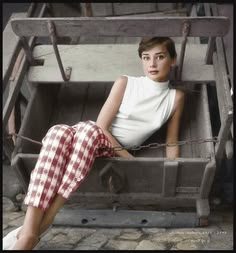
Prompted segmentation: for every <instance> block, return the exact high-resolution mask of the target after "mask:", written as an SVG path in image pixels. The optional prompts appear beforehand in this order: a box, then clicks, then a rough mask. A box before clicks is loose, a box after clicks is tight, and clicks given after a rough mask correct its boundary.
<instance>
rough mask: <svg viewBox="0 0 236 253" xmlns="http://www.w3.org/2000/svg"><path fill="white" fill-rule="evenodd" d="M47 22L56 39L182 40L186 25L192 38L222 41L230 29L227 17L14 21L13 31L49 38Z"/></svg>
mask: <svg viewBox="0 0 236 253" xmlns="http://www.w3.org/2000/svg"><path fill="white" fill-rule="evenodd" d="M48 21H51V22H53V23H54V25H55V27H56V31H57V36H59V37H63V36H65V37H66V36H69V37H70V36H87V35H88V31H89V34H93V36H96V35H98V36H127V37H133V36H134V37H136V36H153V35H158V36H171V37H181V36H182V35H183V26H184V24H185V23H186V22H187V23H189V24H190V26H191V28H190V31H189V34H188V36H189V37H195V36H196V37H198V36H199V37H221V36H224V35H225V34H226V33H227V32H228V29H229V25H230V20H229V18H227V17H106V18H97V17H96V18H95V17H82V18H77V17H76V18H14V19H12V21H11V24H12V29H13V31H14V32H15V33H16V35H18V36H20V37H21V36H26V37H27V36H49V32H48Z"/></svg>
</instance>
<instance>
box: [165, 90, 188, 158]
mask: <svg viewBox="0 0 236 253" xmlns="http://www.w3.org/2000/svg"><path fill="white" fill-rule="evenodd" d="M183 108H184V93H183V92H182V91H180V90H176V99H175V107H174V112H173V114H172V116H171V118H170V119H169V121H168V125H167V135H166V142H167V143H174V142H177V141H178V136H179V127H180V119H181V115H182V112H183ZM179 156H180V148H179V146H172V147H168V146H167V147H166V157H167V158H176V157H179Z"/></svg>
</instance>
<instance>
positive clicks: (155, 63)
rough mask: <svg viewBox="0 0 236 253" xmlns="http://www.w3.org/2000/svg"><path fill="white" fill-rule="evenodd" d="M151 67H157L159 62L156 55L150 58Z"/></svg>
mask: <svg viewBox="0 0 236 253" xmlns="http://www.w3.org/2000/svg"><path fill="white" fill-rule="evenodd" d="M150 67H152V68H155V67H157V62H156V60H155V58H154V57H153V58H151V60H150Z"/></svg>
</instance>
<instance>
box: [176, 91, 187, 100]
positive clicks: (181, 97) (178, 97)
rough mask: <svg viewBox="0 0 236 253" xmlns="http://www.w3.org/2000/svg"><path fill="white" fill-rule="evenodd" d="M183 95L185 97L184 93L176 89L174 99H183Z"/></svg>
mask: <svg viewBox="0 0 236 253" xmlns="http://www.w3.org/2000/svg"><path fill="white" fill-rule="evenodd" d="M184 97H185V93H184V92H183V91H182V90H180V89H176V99H177V100H183V99H184Z"/></svg>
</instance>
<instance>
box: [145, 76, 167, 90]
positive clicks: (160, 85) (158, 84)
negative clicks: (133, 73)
mask: <svg viewBox="0 0 236 253" xmlns="http://www.w3.org/2000/svg"><path fill="white" fill-rule="evenodd" d="M145 79H146V82H147V84H148V85H150V86H152V87H153V88H154V89H156V90H166V89H168V88H169V82H170V81H169V80H167V81H165V82H157V81H153V80H152V79H150V78H149V77H147V76H145Z"/></svg>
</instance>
